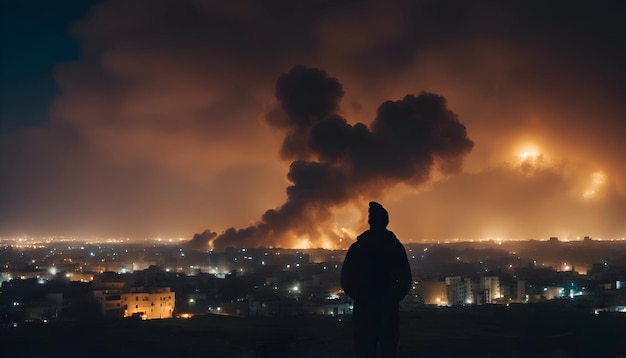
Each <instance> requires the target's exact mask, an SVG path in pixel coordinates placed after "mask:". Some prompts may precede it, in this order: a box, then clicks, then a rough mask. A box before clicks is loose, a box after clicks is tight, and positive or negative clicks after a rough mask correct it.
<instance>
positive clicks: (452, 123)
mask: <svg viewBox="0 0 626 358" xmlns="http://www.w3.org/2000/svg"><path fill="white" fill-rule="evenodd" d="M343 94H344V92H343V87H342V85H341V84H340V83H339V81H338V80H337V79H335V78H332V77H329V76H328V75H327V74H326V73H325V72H324V71H322V70H320V69H317V68H307V67H304V66H296V67H294V68H293V69H291V70H290V71H289V72H288V73H285V74H282V75H281V76H280V77H279V78H278V80H277V82H276V93H275V95H276V98H277V99H278V102H279V104H280V107H279V108H277V109H275V110H273V111H271V112H270V113H269V114H268V115H267V121H268V123H269V124H270V125H271V126H272V127H274V128H276V129H279V130H284V131H285V132H286V135H285V138H284V141H283V143H282V148H281V155H282V157H283V158H285V159H290V160H293V162H292V163H291V166H290V168H289V173H288V174H287V179H288V180H289V181H290V182H291V185H290V186H289V187H288V188H287V200H286V202H285V203H284V204H283V205H282V206H280V207H279V208H277V209H270V210H267V211H266V212H265V213H264V214H263V215H262V217H261V218H260V220H259V221H258V222H257V223H256V224H254V225H251V226H249V227H246V228H242V229H236V228H229V229H227V230H226V231H225V232H223V233H222V234H221V235H219V236H217V237H216V238H215V239H214V240H212V245H213V247H214V249H216V250H223V249H224V248H227V247H246V246H247V247H258V246H264V247H291V246H293V242H294V239H296V238H305V239H306V240H308V242H309V243H310V244H311V246H314V247H320V246H321V240H322V238H324V240H331V241H333V240H335V241H338V238H339V236H338V234H336V233H333V232H332V231H331V230H329V229H327V228H325V225H324V224H325V223H327V222H328V221H329V220H330V219H331V217H332V212H331V209H333V208H336V207H340V206H341V205H343V204H346V203H348V202H350V201H351V200H358V199H363V198H367V197H368V195H371V194H374V193H381V192H383V191H384V190H385V189H387V188H390V187H392V186H394V185H396V184H399V183H405V184H408V185H412V186H417V185H420V184H422V183H424V182H426V181H427V180H428V179H429V178H430V175H431V173H432V172H433V171H434V170H439V171H440V172H442V173H444V174H454V173H456V172H458V171H459V170H460V168H461V163H462V160H463V158H464V157H465V156H466V155H467V154H468V153H469V152H470V151H471V150H472V147H473V142H472V141H471V140H470V139H469V138H468V136H467V131H466V128H465V126H464V125H463V124H462V123H461V122H459V120H458V118H457V116H456V114H455V113H454V112H452V111H450V110H449V109H448V108H447V106H446V100H445V98H444V97H442V96H439V95H437V94H434V93H426V92H422V93H421V94H419V95H406V96H405V97H404V98H403V99H401V100H399V101H387V102H385V103H383V104H382V105H381V106H380V107H379V108H378V111H377V114H376V118H375V119H374V121H373V122H372V123H371V125H370V126H369V127H368V126H367V125H365V124H363V123H356V124H354V125H351V124H350V123H348V122H347V121H346V119H345V118H343V117H341V116H340V115H339V114H338V110H339V102H340V101H341V98H342V97H343ZM205 237H207V236H205ZM335 244H336V243H335Z"/></svg>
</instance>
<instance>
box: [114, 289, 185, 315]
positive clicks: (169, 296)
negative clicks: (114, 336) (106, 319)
mask: <svg viewBox="0 0 626 358" xmlns="http://www.w3.org/2000/svg"><path fill="white" fill-rule="evenodd" d="M175 295H176V293H175V292H172V291H171V290H170V288H169V287H153V288H144V287H135V288H133V289H131V292H130V293H123V294H122V295H121V305H122V310H123V313H124V317H135V316H139V317H141V319H144V320H146V319H161V318H172V315H173V313H174V308H175V307H176V304H175V303H176V296H175Z"/></svg>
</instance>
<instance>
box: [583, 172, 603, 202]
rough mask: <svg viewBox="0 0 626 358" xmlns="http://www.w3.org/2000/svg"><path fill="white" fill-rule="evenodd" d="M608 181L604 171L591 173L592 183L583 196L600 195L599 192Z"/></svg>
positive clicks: (586, 197) (590, 197)
mask: <svg viewBox="0 0 626 358" xmlns="http://www.w3.org/2000/svg"><path fill="white" fill-rule="evenodd" d="M604 183H606V174H604V172H602V171H597V172H595V173H593V174H592V175H591V183H590V184H589V186H588V187H587V189H586V190H585V191H584V192H583V198H585V199H592V198H594V197H596V196H597V195H598V192H599V191H600V189H601V188H602V186H603V185H604Z"/></svg>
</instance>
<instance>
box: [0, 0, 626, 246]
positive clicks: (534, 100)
mask: <svg viewBox="0 0 626 358" xmlns="http://www.w3.org/2000/svg"><path fill="white" fill-rule="evenodd" d="M0 13H1V16H2V24H1V25H2V31H0V36H1V48H2V53H1V59H2V62H1V81H0V83H1V107H0V237H3V236H4V237H11V236H17V235H33V236H37V235H67V236H77V237H83V238H90V237H129V238H132V239H146V238H153V237H164V238H168V237H174V238H179V237H181V238H185V239H191V238H192V237H193V236H194V234H195V233H203V232H204V234H203V235H198V236H196V238H197V239H198V240H199V241H202V240H204V241H206V240H209V239H210V240H214V241H213V244H214V245H216V247H227V246H229V245H235V246H237V245H240V246H241V245H244V246H274V247H277V246H279V247H302V248H307V247H325V248H344V247H347V245H348V244H349V243H351V242H352V241H353V240H354V237H355V235H356V234H357V233H359V232H360V231H361V230H363V229H364V228H365V227H366V225H367V223H366V220H367V216H366V214H367V202H368V201H371V200H376V201H379V202H381V203H383V204H384V206H385V207H386V208H387V210H388V211H389V215H390V224H389V229H390V230H392V231H394V232H395V233H396V235H397V236H398V238H399V239H400V240H401V241H403V242H419V241H433V240H434V241H437V240H449V239H455V238H458V239H472V240H477V239H496V238H503V239H547V238H548V237H549V236H559V238H562V239H576V238H577V237H581V238H582V237H583V236H586V235H589V236H592V237H594V238H603V239H621V238H623V237H625V236H626V222H625V221H624V218H625V217H626V184H625V183H626V165H625V164H624V153H626V141H625V140H624V135H625V134H626V102H625V101H624V99H625V98H626V85H625V84H626V69H625V67H624V63H626V41H625V40H626V23H625V22H624V21H623V16H624V14H625V13H626V5H625V3H624V2H621V1H601V2H593V3H592V2H583V1H568V2H563V1H509V2H487V1H249V2H245V1H244V2H207V1H192V0H184V1H182V0H179V1H165V0H135V1H125V0H110V1H80V0H74V1H64V2H63V3H62V4H53V3H52V2H47V1H35V2H4V3H3V4H2V5H1V11H0Z"/></svg>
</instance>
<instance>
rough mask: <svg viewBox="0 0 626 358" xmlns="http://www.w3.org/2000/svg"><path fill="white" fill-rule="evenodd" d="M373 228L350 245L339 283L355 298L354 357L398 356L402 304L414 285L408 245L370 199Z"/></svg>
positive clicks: (371, 225)
mask: <svg viewBox="0 0 626 358" xmlns="http://www.w3.org/2000/svg"><path fill="white" fill-rule="evenodd" d="M368 222H369V224H370V229H369V230H367V231H365V232H364V233H362V234H361V235H359V236H358V237H357V241H356V242H355V243H353V244H352V246H350V249H349V250H348V253H347V254H346V258H345V259H344V262H343V268H342V270H341V286H342V287H343V290H344V291H345V292H346V293H347V294H348V295H349V296H350V297H352V299H353V300H354V312H353V314H352V322H353V327H354V345H355V350H356V356H357V357H359V358H361V357H376V349H377V347H378V348H379V349H380V353H381V355H382V357H395V356H396V346H397V344H398V338H399V337H400V331H399V314H398V303H399V302H400V301H401V300H402V298H404V296H406V294H407V293H408V292H409V289H410V287H411V268H410V267H409V261H408V259H407V257H406V251H405V249H404V246H402V244H401V243H400V241H398V239H397V238H396V235H395V234H394V233H393V232H391V231H389V230H387V224H388V223H389V214H388V213H387V210H385V208H383V206H382V205H380V204H379V203H376V202H370V203H369V218H368Z"/></svg>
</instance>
